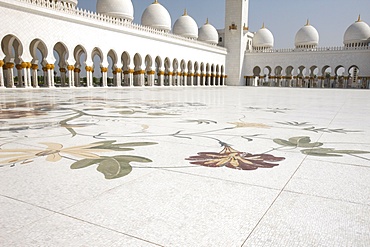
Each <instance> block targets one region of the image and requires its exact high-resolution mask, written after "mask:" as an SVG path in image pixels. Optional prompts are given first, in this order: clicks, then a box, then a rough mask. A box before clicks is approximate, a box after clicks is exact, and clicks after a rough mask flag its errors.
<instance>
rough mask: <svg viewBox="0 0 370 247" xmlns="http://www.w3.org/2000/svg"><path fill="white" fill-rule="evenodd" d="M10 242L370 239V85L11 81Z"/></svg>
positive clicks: (0, 117) (7, 142)
mask: <svg viewBox="0 0 370 247" xmlns="http://www.w3.org/2000/svg"><path fill="white" fill-rule="evenodd" d="M0 108H1V110H0V131H1V132H0V212H1V217H0V229H1V231H0V246H4V247H5V246H6V247H8V246H9V247H10V246H11V247H15V246H22V247H23V246H27V247H29V246H63V247H65V246H107V247H108V246H191V247H197V246H207V247H208V246H212V247H213V246H222V247H223V246H227V247H228V246H243V247H245V246H252V247H254V246H336V247H338V246H356V247H360V246H364V247H365V246H369V245H370V91H368V90H345V89H304V88H301V89H299V88H254V87H176V88H175V87H171V88H169V87H152V88H148V87H144V88H141V87H140V88H139V87H135V88H121V89H117V88H106V89H102V88H89V89H88V88H76V89H3V90H1V91H0Z"/></svg>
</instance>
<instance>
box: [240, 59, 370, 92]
mask: <svg viewBox="0 0 370 247" xmlns="http://www.w3.org/2000/svg"><path fill="white" fill-rule="evenodd" d="M244 78H245V80H246V85H247V86H267V87H303V88H366V89H369V88H370V77H367V76H360V70H359V67H358V66H357V65H352V66H349V67H345V66H342V65H337V66H334V67H332V66H329V65H325V66H322V67H319V66H317V65H312V66H303V65H301V66H298V67H294V66H287V67H283V66H276V67H274V68H272V67H271V66H265V67H263V66H255V67H254V68H253V75H248V76H245V77H244Z"/></svg>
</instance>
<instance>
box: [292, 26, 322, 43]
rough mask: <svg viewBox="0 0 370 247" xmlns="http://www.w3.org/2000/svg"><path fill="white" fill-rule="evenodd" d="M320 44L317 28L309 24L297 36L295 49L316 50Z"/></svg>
mask: <svg viewBox="0 0 370 247" xmlns="http://www.w3.org/2000/svg"><path fill="white" fill-rule="evenodd" d="M318 44H319V33H318V32H317V30H316V28H314V27H313V26H311V25H310V23H309V22H308V21H307V24H306V25H305V26H304V27H302V28H301V29H299V31H298V32H297V34H296V36H295V47H296V48H314V47H316V46H317V45H318Z"/></svg>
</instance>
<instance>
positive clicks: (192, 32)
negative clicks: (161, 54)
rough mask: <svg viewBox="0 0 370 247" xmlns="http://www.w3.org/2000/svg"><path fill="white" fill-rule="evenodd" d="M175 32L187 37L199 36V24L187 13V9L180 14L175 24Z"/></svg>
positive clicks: (195, 37) (194, 37)
mask: <svg viewBox="0 0 370 247" xmlns="http://www.w3.org/2000/svg"><path fill="white" fill-rule="evenodd" d="M173 33H174V34H177V35H181V36H183V37H186V38H191V39H197V38H198V25H197V23H196V22H195V20H194V19H193V18H192V17H190V16H189V15H188V14H187V12H186V10H185V12H184V15H182V16H180V18H179V19H177V21H176V22H175V24H174V25H173Z"/></svg>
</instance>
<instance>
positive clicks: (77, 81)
mask: <svg viewBox="0 0 370 247" xmlns="http://www.w3.org/2000/svg"><path fill="white" fill-rule="evenodd" d="M73 72H74V84H75V86H76V87H80V86H81V84H80V80H81V78H80V72H81V69H79V68H75V69H74V70H73Z"/></svg>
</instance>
